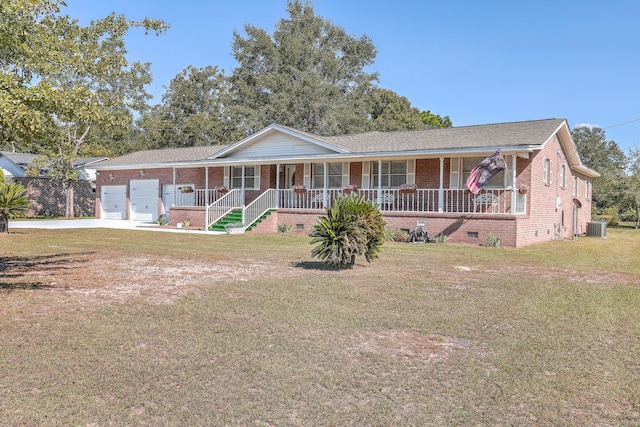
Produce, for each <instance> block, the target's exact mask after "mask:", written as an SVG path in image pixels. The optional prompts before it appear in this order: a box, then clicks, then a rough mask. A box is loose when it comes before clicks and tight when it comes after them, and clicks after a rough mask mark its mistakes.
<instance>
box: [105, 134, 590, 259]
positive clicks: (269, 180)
mask: <svg viewBox="0 0 640 427" xmlns="http://www.w3.org/2000/svg"><path fill="white" fill-rule="evenodd" d="M545 158H548V159H551V160H552V168H553V177H552V182H551V183H550V184H545V183H544V182H543V179H542V174H543V163H544V159H545ZM442 163H443V168H444V170H443V173H442V175H443V187H444V188H445V189H448V188H449V187H450V170H451V163H452V159H451V158H444V159H443V162H442ZM507 163H508V164H507V166H508V169H509V170H508V172H507V173H509V174H510V175H511V174H512V170H511V169H512V167H513V163H512V161H511V160H508V161H507ZM562 165H564V166H565V173H566V186H563V185H560V184H561V183H560V182H558V179H559V178H560V176H559V171H560V169H561V167H562ZM362 170H363V163H362V162H352V163H351V164H350V179H349V182H350V183H351V184H356V185H358V186H359V187H360V186H361V185H362ZM260 171H261V172H260V190H247V191H246V192H245V201H246V203H247V204H248V203H250V202H251V201H253V200H254V199H255V198H256V197H257V196H259V195H260V194H261V193H262V192H264V191H265V190H267V189H269V188H276V184H277V183H278V182H279V183H280V187H281V188H284V186H285V185H284V168H281V171H280V177H279V179H277V173H278V172H277V166H276V165H263V166H262V167H261V169H260ZM110 173H112V174H113V180H111V179H110V177H109V174H110ZM208 173H209V180H208V184H209V188H213V187H215V186H216V185H222V184H223V180H224V168H222V167H216V168H213V167H212V168H209V169H208ZM574 176H577V177H578V181H579V186H578V191H577V194H575V195H574V187H573V186H574ZM303 177H304V164H302V163H300V164H296V184H302V183H303ZM131 179H141V176H140V170H139V169H136V170H131V171H101V173H100V174H99V175H98V178H97V189H96V193H95V196H96V204H95V214H96V216H97V217H99V215H100V210H101V206H100V188H101V186H102V185H126V186H127V205H128V206H127V216H129V212H130V206H129V181H130V180H131ZM144 179H158V180H159V182H160V188H159V194H158V198H159V203H158V205H159V212H158V215H160V214H162V213H163V212H164V211H165V207H163V206H162V195H161V193H160V192H161V190H162V185H163V184H172V183H173V171H172V169H171V168H164V169H145V175H144ZM415 180H416V185H417V186H418V187H419V188H432V189H437V188H438V187H439V186H440V159H439V158H430V159H417V160H416V175H415ZM586 181H589V182H590V181H591V180H590V179H588V178H587V177H585V176H583V175H580V174H577V173H576V172H575V171H572V170H571V169H570V168H569V165H568V162H567V158H566V155H565V153H564V152H563V149H562V145H561V144H560V141H559V140H558V137H557V136H554V137H552V138H551V139H550V140H549V141H548V142H547V143H546V144H545V146H544V148H543V149H542V150H541V151H538V152H533V153H530V158H528V159H525V158H520V157H517V158H516V180H515V183H514V188H517V186H518V185H520V184H524V185H527V186H528V187H529V191H528V193H527V195H526V210H525V212H524V214H517V215H508V214H507V215H493V214H492V215H481V214H466V215H456V214H438V213H430V214H425V213H406V212H401V213H398V212H385V213H384V219H385V221H387V224H388V227H389V228H398V229H401V228H402V229H409V230H412V229H413V228H414V227H415V226H416V222H417V221H425V222H426V223H427V231H428V233H429V234H431V235H432V236H433V235H436V234H446V235H448V236H449V237H450V239H451V240H450V241H451V242H457V243H469V244H485V239H486V235H487V234H488V233H490V232H492V233H495V234H496V235H498V236H499V237H500V238H501V239H502V244H503V245H504V246H508V247H523V246H527V245H531V244H534V243H540V242H544V241H548V240H552V239H566V238H571V237H572V232H573V230H574V228H575V230H576V231H577V233H578V234H583V233H584V232H585V231H586V223H587V222H588V221H590V220H591V200H590V194H589V197H587V196H586V195H585V185H586ZM508 182H509V181H508ZM205 183H206V179H205V169H204V168H188V169H178V170H177V178H176V185H180V184H195V186H196V188H205ZM505 194H508V193H505ZM556 197H558V200H559V201H560V204H559V205H558V206H557V207H556ZM506 206H507V208H509V209H510V200H507V201H506ZM578 206H579V207H578ZM166 209H167V210H168V209H169V207H166ZM323 214H324V211H323V210H311V211H299V210H292V209H280V210H279V211H278V212H277V213H274V214H273V215H271V216H270V217H269V218H268V219H267V221H265V222H263V223H262V224H260V225H259V226H258V227H257V228H256V229H255V230H254V231H255V232H276V231H277V226H278V224H283V223H288V224H293V225H294V226H296V228H295V230H294V232H296V233H303V234H307V233H308V232H309V230H310V229H311V227H312V226H313V225H314V224H315V223H316V220H317V218H318V216H319V215H323ZM204 217H205V213H204V209H202V208H200V209H195V208H173V209H171V220H172V223H174V222H180V221H182V220H184V219H190V220H191V224H192V226H193V227H198V228H200V227H204ZM574 222H575V224H574ZM476 236H477V237H476Z"/></svg>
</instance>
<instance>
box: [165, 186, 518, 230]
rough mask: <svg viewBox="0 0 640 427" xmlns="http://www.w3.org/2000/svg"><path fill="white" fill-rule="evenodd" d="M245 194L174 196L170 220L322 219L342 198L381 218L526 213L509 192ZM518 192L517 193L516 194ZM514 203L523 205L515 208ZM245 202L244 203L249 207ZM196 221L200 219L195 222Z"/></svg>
mask: <svg viewBox="0 0 640 427" xmlns="http://www.w3.org/2000/svg"><path fill="white" fill-rule="evenodd" d="M248 193H249V191H247V190H243V189H234V190H231V191H226V190H222V191H221V190H219V189H216V190H206V189H193V191H192V192H190V193H181V192H178V193H177V194H176V197H175V205H174V206H173V207H172V208H171V218H172V219H176V220H180V218H182V217H185V215H186V216H187V217H189V219H190V220H191V221H192V222H194V220H195V222H196V223H201V224H202V225H203V228H209V227H210V226H211V225H212V224H214V223H215V222H217V221H218V220H220V219H221V218H223V217H224V216H225V215H227V214H228V213H229V212H232V211H234V210H241V211H242V224H243V227H245V228H246V227H249V226H250V225H251V224H253V223H254V222H255V221H256V220H257V219H258V218H260V217H261V216H262V215H264V214H265V213H266V212H267V211H270V210H279V209H283V210H287V211H289V212H296V211H299V212H308V213H310V212H312V211H318V212H317V213H318V214H322V211H323V210H324V209H325V208H329V207H331V206H333V203H334V202H335V201H336V200H337V199H338V198H340V197H344V196H346V195H349V194H357V195H360V196H362V197H364V198H365V200H371V201H373V202H374V203H375V204H376V205H378V207H379V209H380V210H381V211H382V212H383V213H407V214H420V213H422V214H431V215H434V214H435V215H438V214H442V215H443V216H444V215H446V216H451V215H452V214H453V215H471V214H473V215H480V216H486V215H489V216H496V215H514V214H515V213H516V212H517V211H519V210H524V204H526V196H527V195H526V194H517V195H515V196H516V197H515V200H516V205H515V206H516V209H512V196H514V194H513V191H512V190H511V189H489V190H484V191H482V192H481V193H479V194H477V195H474V194H472V193H470V192H469V191H467V190H462V189H442V188H440V189H428V188H417V189H415V190H401V189H358V190H344V189H330V188H321V189H320V188H317V189H291V188H289V189H268V190H266V191H264V192H262V193H261V194H259V195H258V197H252V200H251V201H248ZM516 193H517V192H516ZM518 201H519V202H520V203H521V205H520V207H518ZM247 202H248V203H247ZM198 217H200V218H201V219H200V218H198Z"/></svg>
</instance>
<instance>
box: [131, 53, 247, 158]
mask: <svg viewBox="0 0 640 427" xmlns="http://www.w3.org/2000/svg"><path fill="white" fill-rule="evenodd" d="M229 91H230V87H229V80H228V78H227V77H226V76H225V75H224V71H222V70H219V69H218V67H212V66H206V67H204V68H195V67H192V66H189V67H187V68H186V69H185V70H183V71H182V72H181V73H180V74H178V75H177V76H176V77H174V78H173V79H172V80H171V83H169V87H168V88H167V90H166V92H165V93H164V95H163V96H162V103H161V104H160V105H159V106H156V107H155V108H154V109H152V110H151V111H150V112H148V113H147V114H145V115H144V116H143V117H142V119H141V120H139V122H138V125H139V126H140V128H141V129H143V130H144V133H145V139H146V140H147V141H148V144H147V145H152V146H155V147H156V148H163V147H192V146H199V145H215V144H226V143H232V142H236V141H238V140H240V139H242V138H243V137H244V136H245V135H244V133H243V132H242V131H241V130H240V129H239V126H238V124H237V123H236V122H235V120H234V119H233V117H231V116H230V113H229V111H228V110H229V105H230V94H229Z"/></svg>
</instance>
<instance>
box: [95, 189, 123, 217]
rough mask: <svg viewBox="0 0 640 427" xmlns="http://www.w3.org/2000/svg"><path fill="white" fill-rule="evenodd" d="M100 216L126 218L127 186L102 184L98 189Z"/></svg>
mask: <svg viewBox="0 0 640 427" xmlns="http://www.w3.org/2000/svg"><path fill="white" fill-rule="evenodd" d="M100 204H101V205H102V214H101V216H100V217H101V218H104V219H126V217H127V186H126V185H103V186H102V187H101V189H100Z"/></svg>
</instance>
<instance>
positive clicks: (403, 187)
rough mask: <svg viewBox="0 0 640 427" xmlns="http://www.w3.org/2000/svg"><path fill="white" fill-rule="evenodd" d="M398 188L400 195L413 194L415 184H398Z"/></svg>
mask: <svg viewBox="0 0 640 427" xmlns="http://www.w3.org/2000/svg"><path fill="white" fill-rule="evenodd" d="M398 188H399V189H400V193H401V194H413V193H415V192H416V185H415V184H400V186H399V187H398Z"/></svg>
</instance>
